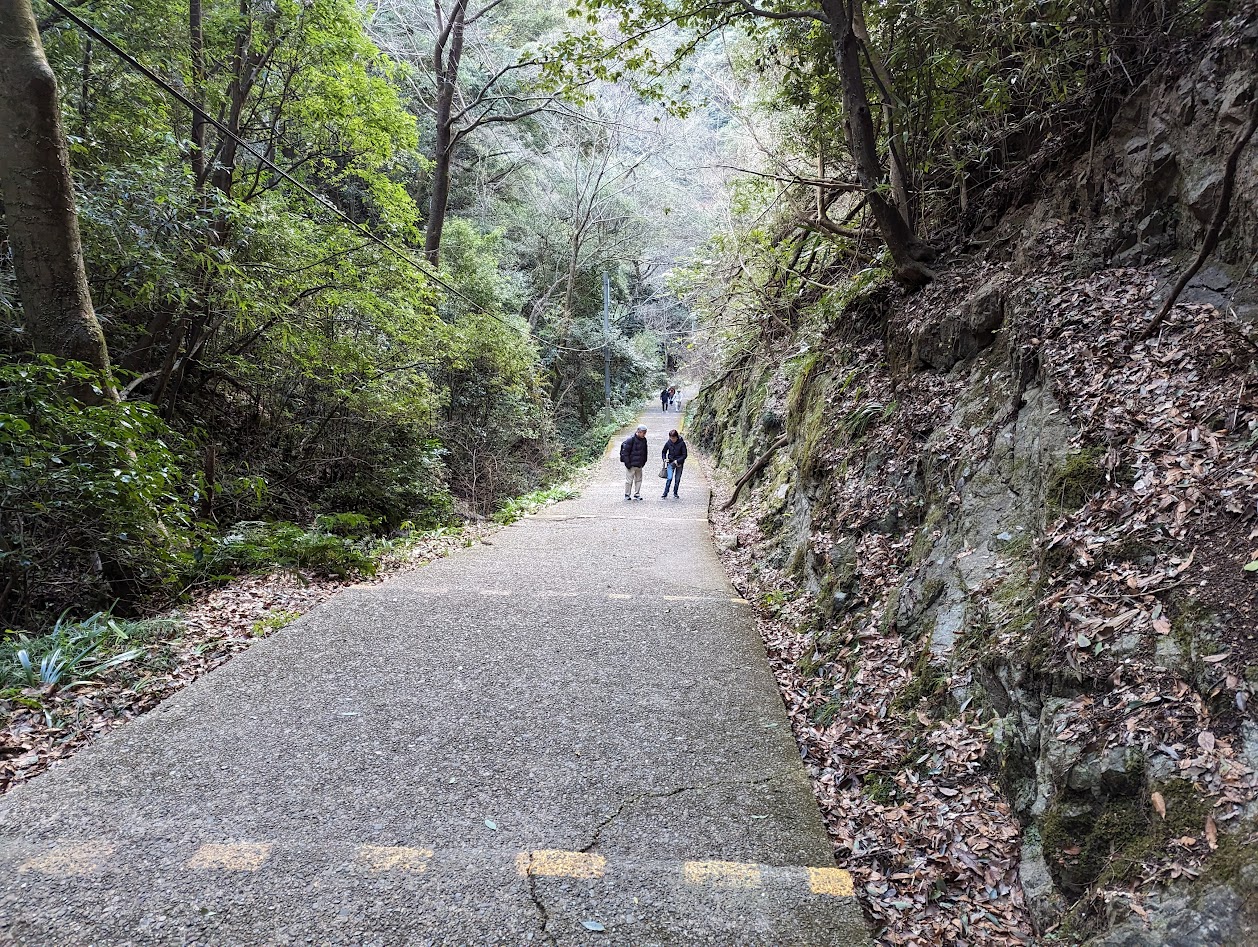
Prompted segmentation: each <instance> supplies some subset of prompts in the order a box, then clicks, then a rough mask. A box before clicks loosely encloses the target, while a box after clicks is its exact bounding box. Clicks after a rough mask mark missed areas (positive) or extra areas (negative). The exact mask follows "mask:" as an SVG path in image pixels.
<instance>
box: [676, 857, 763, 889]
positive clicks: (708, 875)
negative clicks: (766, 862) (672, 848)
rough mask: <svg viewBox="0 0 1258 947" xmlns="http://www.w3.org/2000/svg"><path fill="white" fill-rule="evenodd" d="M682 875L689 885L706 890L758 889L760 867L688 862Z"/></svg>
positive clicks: (736, 863)
mask: <svg viewBox="0 0 1258 947" xmlns="http://www.w3.org/2000/svg"><path fill="white" fill-rule="evenodd" d="M682 875H683V876H684V877H685V879H686V883H687V884H692V885H699V886H701V887H705V888H758V887H759V886H760V866H759V865H751V864H748V863H746V862H686V863H685V864H684V865H683V866H682Z"/></svg>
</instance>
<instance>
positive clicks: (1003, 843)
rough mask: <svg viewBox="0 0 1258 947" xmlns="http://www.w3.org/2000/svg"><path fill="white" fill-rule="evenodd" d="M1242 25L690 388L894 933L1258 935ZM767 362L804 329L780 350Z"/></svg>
mask: <svg viewBox="0 0 1258 947" xmlns="http://www.w3.org/2000/svg"><path fill="white" fill-rule="evenodd" d="M1255 43H1258V24H1256V23H1255V22H1253V21H1252V20H1251V21H1248V22H1236V23H1233V24H1232V25H1231V26H1230V27H1229V28H1228V29H1226V30H1221V31H1220V32H1219V33H1218V35H1217V36H1216V38H1215V40H1214V42H1213V43H1212V45H1211V46H1210V47H1209V49H1208V50H1207V51H1206V54H1205V55H1204V56H1202V57H1197V58H1194V59H1193V60H1192V63H1191V66H1190V67H1189V68H1188V69H1187V71H1184V70H1183V69H1175V70H1171V69H1170V68H1169V67H1168V73H1167V74H1166V75H1164V76H1162V77H1160V78H1158V79H1157V80H1155V81H1154V82H1152V83H1151V84H1150V86H1149V87H1148V88H1147V89H1145V90H1144V91H1143V92H1142V93H1141V94H1140V95H1139V96H1138V97H1136V98H1134V99H1133V100H1132V102H1131V103H1130V104H1129V106H1128V107H1127V108H1126V109H1125V110H1124V112H1123V113H1122V114H1121V115H1120V117H1119V119H1118V121H1117V123H1116V125H1115V127H1114V129H1113V130H1112V132H1111V133H1110V135H1109V136H1108V137H1106V138H1105V139H1104V140H1102V141H1100V142H1098V143H1097V146H1096V147H1095V148H1094V149H1093V150H1092V152H1091V154H1089V155H1088V156H1087V157H1086V158H1085V159H1083V160H1082V161H1080V162H1079V163H1078V164H1077V165H1076V166H1074V167H1072V168H1069V169H1067V170H1066V171H1064V172H1063V173H1062V174H1061V175H1060V176H1059V177H1058V178H1056V179H1055V180H1054V181H1050V182H1046V186H1045V188H1044V190H1043V193H1042V194H1041V196H1040V198H1039V199H1038V200H1037V201H1036V202H1034V203H1032V204H1029V205H1027V206H1025V207H1023V208H1020V209H1019V210H1017V211H1015V212H1013V213H1012V214H1010V215H1009V216H1008V217H1007V218H1006V219H1005V220H1004V221H1002V222H1000V223H999V224H998V225H997V226H996V227H995V228H993V229H992V230H991V231H990V232H989V233H988V234H987V235H985V237H984V238H983V247H982V249H981V250H980V251H978V252H977V255H975V256H972V257H968V258H965V259H954V261H953V262H952V264H951V265H950V266H949V267H947V268H946V269H945V271H944V272H943V274H942V278H941V279H940V280H939V281H938V282H937V283H936V284H934V285H932V286H931V287H929V288H928V289H927V290H925V291H924V292H921V293H919V294H917V295H915V296H912V297H908V298H904V297H901V296H899V295H898V294H897V293H896V291H894V290H892V289H890V288H889V287H887V286H885V285H880V286H876V287H874V288H873V289H871V290H869V291H867V292H865V293H864V294H862V295H861V296H859V297H858V298H857V299H856V300H854V301H853V302H852V303H851V304H849V305H848V307H847V308H846V310H845V312H844V313H843V315H842V316H841V317H840V318H839V319H838V320H836V321H833V322H829V323H827V322H824V321H822V320H821V319H820V318H818V319H817V320H816V321H814V322H812V323H810V324H808V323H806V324H805V325H803V327H802V328H800V329H799V330H798V332H797V334H796V336H795V337H794V338H790V339H777V340H774V341H773V342H772V343H768V342H766V343H765V345H764V347H763V349H762V351H761V352H760V353H759V356H760V357H758V358H751V359H747V360H746V362H745V363H744V364H743V366H742V367H741V368H738V369H736V370H735V371H733V372H732V373H730V374H729V376H728V377H727V378H726V380H725V381H724V382H723V383H722V384H721V385H719V386H717V387H716V388H714V389H713V390H712V391H710V392H709V393H707V395H706V396H705V397H704V398H703V399H702V400H701V401H700V402H699V403H698V404H697V405H696V408H695V410H694V412H693V414H692V419H691V423H690V430H691V432H692V436H693V437H694V438H695V439H696V440H698V441H699V442H700V443H702V444H704V445H705V447H706V448H707V450H708V451H709V452H710V453H711V454H712V456H714V457H715V459H716V460H717V462H718V463H719V464H720V465H721V466H722V467H724V468H725V469H726V470H727V471H728V472H729V473H730V474H732V475H735V476H736V475H737V474H740V473H741V472H742V471H743V470H746V469H747V468H748V467H750V466H752V464H753V463H754V462H755V461H756V460H757V459H758V458H760V457H761V456H763V455H764V454H765V453H766V451H768V450H769V448H770V446H771V445H773V444H775V443H777V442H778V441H779V440H780V439H781V438H782V435H783V434H785V435H786V441H785V446H783V447H781V448H780V449H778V450H776V451H775V452H774V453H773V456H772V458H771V459H770V460H769V462H768V463H767V464H766V465H765V466H764V468H763V471H762V472H761V473H760V474H759V475H758V476H757V478H756V479H755V480H754V481H752V483H751V484H749V486H748V488H747V489H746V490H744V491H743V493H742V494H741V495H740V498H739V501H738V503H737V504H736V505H735V506H734V507H733V509H732V511H731V512H730V513H728V514H722V515H720V516H719V517H718V520H717V533H718V539H719V541H720V543H721V545H722V547H723V548H724V550H725V554H726V557H727V563H728V565H729V566H730V568H731V571H732V572H733V573H734V575H735V576H736V580H737V581H738V582H739V583H740V584H742V585H743V586H744V587H745V589H746V594H747V595H748V596H749V597H751V598H753V599H755V600H756V601H757V602H759V603H760V604H761V605H762V606H763V614H764V623H765V624H764V629H765V634H766V641H767V643H768V646H769V651H770V654H771V657H772V658H773V660H774V662H775V668H776V670H777V673H778V677H779V681H780V683H781V684H782V687H783V693H784V699H785V700H786V702H787V705H788V708H789V709H790V711H791V713H792V718H793V720H794V723H795V729H796V736H797V737H798V739H799V741H800V744H801V747H802V748H803V751H804V753H805V756H806V759H807V761H808V763H809V765H810V767H811V771H812V774H813V779H814V785H815V787H816V789H817V792H818V795H819V798H820V799H821V801H822V804H823V807H824V808H825V810H826V811H827V813H828V814H829V821H830V827H831V831H832V834H833V836H834V841H835V846H836V851H837V853H838V855H839V858H840V860H841V861H842V862H843V863H845V864H846V865H848V866H849V867H851V868H852V869H853V870H854V871H856V873H857V874H858V876H859V877H860V879H861V881H862V885H861V892H862V895H863V897H864V899H865V904H866V906H867V908H868V909H869V910H870V912H871V913H872V915H873V916H874V917H875V919H876V921H877V923H878V924H879V926H880V928H881V930H882V937H883V940H884V942H886V943H896V944H901V943H903V944H910V943H918V944H933V943H973V944H978V943H984V944H995V943H1032V942H1041V941H1045V940H1046V939H1047V938H1051V940H1049V941H1048V942H1061V943H1072V942H1082V941H1090V942H1092V943H1094V944H1106V945H1113V947H1118V945H1124V947H1136V945H1149V947H1152V945H1162V944H1171V943H1175V944H1181V943H1182V944H1235V945H1241V944H1252V943H1255V942H1258V908H1255V907H1254V905H1258V845H1256V844H1255V842H1258V822H1256V821H1255V819H1256V817H1258V805H1256V804H1255V796H1256V794H1258V778H1256V776H1255V770H1258V723H1256V722H1255V719H1254V704H1255V700H1256V698H1258V693H1255V692H1256V691H1258V373H1256V372H1255V365H1256V359H1258V324H1256V323H1258V270H1255V262H1256V261H1255V258H1254V253H1255V247H1256V246H1258V147H1251V148H1250V149H1248V150H1247V151H1246V152H1245V153H1244V154H1243V155H1242V159H1241V162H1240V170H1239V173H1238V175H1237V181H1236V191H1235V195H1234V197H1233V202H1234V203H1233V212H1232V214H1231V217H1230V219H1229V225H1228V227H1227V229H1226V230H1225V231H1224V234H1223V240H1222V241H1221V243H1220V247H1219V249H1218V251H1217V253H1216V254H1215V256H1214V257H1213V258H1212V260H1211V261H1210V262H1209V264H1208V265H1207V267H1206V268H1205V269H1203V270H1202V272H1201V273H1200V274H1199V275H1198V277H1197V278H1196V279H1195V280H1194V281H1193V283H1192V284H1190V286H1189V288H1188V290H1187V292H1186V293H1185V294H1184V295H1183V296H1182V297H1181V305H1179V306H1177V307H1176V308H1175V309H1174V310H1173V311H1172V313H1171V314H1170V316H1169V317H1168V318H1167V320H1166V321H1165V323H1164V324H1163V325H1162V326H1161V328H1160V330H1159V331H1158V332H1157V333H1156V334H1154V335H1153V336H1152V337H1150V338H1144V337H1143V336H1144V335H1145V330H1146V328H1147V327H1148V325H1149V324H1150V322H1151V320H1152V318H1153V314H1154V313H1155V312H1156V311H1157V308H1158V306H1159V303H1160V300H1161V298H1162V297H1163V295H1164V294H1165V292H1166V290H1167V287H1168V286H1169V284H1170V283H1172V282H1173V281H1174V278H1175V276H1176V274H1177V273H1178V272H1179V271H1180V269H1181V268H1182V267H1183V266H1184V265H1185V261H1186V260H1187V259H1190V258H1191V257H1192V256H1193V255H1194V253H1195V251H1196V248H1197V246H1198V243H1199V241H1200V239H1201V237H1202V234H1203V233H1204V230H1205V227H1206V225H1207V224H1208V222H1209V220H1210V217H1211V215H1212V213H1213V207H1214V202H1215V201H1216V200H1217V196H1218V193H1219V190H1220V186H1221V174H1222V169H1223V165H1224V162H1225V160H1226V157H1227V153H1228V151H1229V149H1230V144H1231V142H1232V140H1233V139H1234V138H1235V136H1236V135H1237V133H1238V132H1239V130H1240V128H1241V127H1242V126H1243V125H1244V123H1245V122H1246V121H1247V116H1248V115H1249V112H1250V109H1251V108H1253V107H1254V105H1253V102H1252V97H1253V95H1254V92H1253V90H1254V89H1255V88H1256V87H1258V71H1256V70H1255V67H1254V61H1253V56H1252V53H1251V52H1249V50H1250V49H1251V48H1252V47H1253V45H1254V44H1255ZM774 352H778V353H780V352H791V353H796V354H793V355H792V356H791V357H789V358H787V359H785V360H782V359H781V358H779V357H774V355H773V354H772V353H774Z"/></svg>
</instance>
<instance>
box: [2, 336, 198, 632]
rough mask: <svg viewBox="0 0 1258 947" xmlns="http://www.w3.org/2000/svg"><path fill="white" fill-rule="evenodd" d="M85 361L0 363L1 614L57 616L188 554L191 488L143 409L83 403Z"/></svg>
mask: <svg viewBox="0 0 1258 947" xmlns="http://www.w3.org/2000/svg"><path fill="white" fill-rule="evenodd" d="M98 381H99V379H98V378H97V377H96V376H95V374H94V372H93V370H92V369H91V368H90V367H88V366H85V365H82V364H77V363H70V364H66V365H61V366H57V365H55V364H53V362H52V361H51V360H48V359H42V360H38V361H33V362H27V363H9V364H3V365H0V508H3V509H4V510H5V516H4V517H3V519H2V520H0V522H2V524H3V525H2V526H0V585H2V586H3V587H5V588H8V589H9V592H8V593H7V595H8V596H10V599H9V601H8V602H6V603H4V604H5V605H6V607H7V608H9V609H20V608H22V607H28V606H32V607H38V608H40V609H51V610H54V612H55V611H60V610H62V609H64V608H65V607H66V606H68V605H70V604H71V603H72V602H74V601H75V600H76V599H81V598H82V597H84V596H83V593H84V591H85V590H90V593H89V595H88V596H87V597H88V598H89V600H90V598H91V597H96V598H97V599H98V600H99V601H109V600H112V599H114V598H117V597H119V596H121V595H126V594H128V593H134V592H135V590H137V589H139V588H146V587H151V586H152V585H154V584H158V583H160V582H161V581H162V580H163V578H164V577H165V576H167V575H169V574H170V573H171V572H172V571H173V570H174V569H175V568H176V567H177V565H178V562H179V559H180V556H181V555H183V554H184V553H186V551H187V549H188V542H187V533H188V530H189V529H190V528H191V526H192V511H191V509H190V507H189V503H188V501H189V499H190V497H191V495H192V493H193V491H194V489H195V486H196V484H195V480H194V478H190V477H189V476H188V474H187V473H186V471H185V469H184V467H183V458H182V456H181V451H182V450H184V449H186V444H184V443H183V441H182V439H181V438H180V437H179V436H178V435H176V434H175V433H174V432H172V431H171V430H170V428H169V427H168V426H167V425H166V424H165V423H164V422H163V421H162V420H161V419H160V418H159V417H158V416H157V413H156V412H155V411H154V410H153V408H152V407H151V406H150V405H147V404H144V403H132V402H126V401H124V402H116V401H110V400H102V401H100V402H99V403H97V404H91V405H89V404H84V403H83V402H82V401H80V400H78V398H76V397H75V396H74V391H75V390H76V388H80V387H81V386H89V387H90V386H92V385H93V384H96V383H97V382H98Z"/></svg>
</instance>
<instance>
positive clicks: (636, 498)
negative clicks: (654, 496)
mask: <svg viewBox="0 0 1258 947" xmlns="http://www.w3.org/2000/svg"><path fill="white" fill-rule="evenodd" d="M634 499H635V500H641V499H642V497H641V496H636V497H634Z"/></svg>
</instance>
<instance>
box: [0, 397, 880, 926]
mask: <svg viewBox="0 0 1258 947" xmlns="http://www.w3.org/2000/svg"><path fill="white" fill-rule="evenodd" d="M676 417H677V416H676V415H675V414H674V415H672V416H670V417H668V418H665V417H664V416H663V415H661V414H659V413H658V412H652V413H651V414H648V415H647V417H646V422H647V423H648V424H652V423H654V425H655V427H656V428H658V427H660V426H661V425H667V426H671V425H673V424H676ZM662 433H663V432H661V431H660V430H658V429H653V430H652V431H651V432H650V441H651V445H652V454H653V456H658V450H659V447H660V446H661V434H662ZM657 470H658V467H652V468H649V469H648V470H647V482H646V483H645V487H646V496H647V498H646V499H644V500H642V501H641V502H636V503H633V502H630V503H626V502H625V501H624V500H623V499H622V498H621V497H622V490H621V486H622V482H621V472H622V471H621V468H620V467H619V465H618V464H617V463H616V462H615V458H614V457H613V456H612V455H611V454H609V455H608V457H607V459H606V460H605V461H604V462H603V464H602V465H601V466H600V467H599V468H598V469H597V470H596V472H595V474H594V476H593V477H592V478H591V480H590V483H589V485H588V487H587V488H586V489H585V491H584V494H583V496H582V497H581V498H580V499H577V500H573V501H568V502H565V503H561V504H557V505H555V506H552V507H550V508H548V509H547V510H546V511H545V512H543V513H542V514H539V515H537V516H533V517H529V518H528V519H526V520H525V521H524V522H522V523H519V524H517V525H516V526H513V527H511V528H509V529H506V530H503V531H501V532H500V533H498V534H497V535H496V536H495V537H493V539H492V542H491V543H488V544H485V545H484V546H479V547H475V548H472V549H467V550H463V551H461V552H459V553H458V554H457V555H454V556H452V557H450V558H448V559H445V560H443V561H441V562H437V563H434V564H432V565H430V566H428V567H425V568H423V569H421V570H419V571H417V572H415V573H413V574H410V575H406V576H404V577H401V578H398V579H396V580H394V581H392V582H389V583H386V584H384V585H380V586H372V587H363V588H356V589H351V590H348V591H346V592H344V593H342V594H340V595H338V596H336V597H335V598H333V599H331V600H330V601H329V602H327V603H326V604H324V605H322V606H321V607H319V608H318V609H317V610H315V611H314V612H312V613H311V614H309V615H308V616H306V617H305V618H304V619H302V620H300V621H298V622H296V623H294V624H293V625H290V626H289V627H287V628H285V629H284V630H282V631H281V632H279V633H277V634H276V635H274V636H273V637H271V638H269V639H267V640H265V641H262V642H260V643H258V644H257V645H255V646H254V647H253V648H252V649H250V650H249V651H248V652H247V653H245V654H242V655H240V656H239V657H237V658H235V659H234V660H232V661H231V662H230V663H229V664H227V665H226V666H224V667H223V668H221V669H220V670H218V671H215V672H214V673H213V674H211V675H209V676H208V677H205V678H202V679H201V680H200V681H198V682H197V683H195V684H193V685H192V686H191V687H189V688H187V689H186V690H184V691H183V692H182V693H180V694H178V695H176V696H175V697H173V698H171V699H170V700H169V701H167V702H166V703H165V704H163V705H162V706H161V707H160V708H159V709H158V710H156V711H154V712H152V713H150V714H149V715H147V716H145V717H142V718H140V719H139V720H136V721H134V722H133V723H130V724H128V725H127V726H126V727H124V728H122V729H121V730H119V731H118V732H116V733H115V734H113V735H111V736H109V737H107V738H105V739H102V740H101V741H100V743H99V744H97V745H96V746H94V747H92V748H90V749H87V750H85V751H83V752H81V753H79V754H78V755H77V756H75V757H74V758H73V759H71V760H69V761H68V762H67V763H65V764H62V765H60V766H58V767H56V768H54V769H53V770H51V771H49V772H48V773H46V774H45V775H43V776H41V777H39V778H38V779H36V780H34V781H32V782H30V783H27V784H25V785H23V786H20V787H18V788H17V789H15V790H13V791H12V792H11V793H9V794H8V795H7V796H5V797H3V798H2V799H0V943H5V944H10V943H11V944H22V945H40V947H45V945H59V944H75V945H79V944H83V945H120V944H214V945H222V944H241V945H253V944H363V945H405V947H414V945H437V944H440V945H450V947H460V945H482V944H484V945H489V944H494V945H499V944H501V945H516V944H553V945H563V947H572V945H603V944H606V945H635V947H636V945H643V947H645V945H686V947H690V945H713V947H717V945H719V947H733V945H763V947H784V945H801V947H802V945H809V947H813V945H838V947H848V945H860V944H865V943H867V942H868V941H867V935H866V932H865V928H864V925H863V922H862V920H861V917H860V913H859V911H858V908H857V906H856V902H855V900H854V899H853V898H852V897H851V879H850V877H849V876H848V875H847V874H846V873H845V872H842V871H839V870H837V869H835V868H834V867H833V862H832V860H831V857H830V848H829V844H828V842H827V840H826V836H825V833H824V831H823V828H822V825H821V821H820V818H819V816H818V813H817V809H816V805H815V803H814V801H813V798H812V795H811V793H810V791H809V788H808V785H807V782H806V780H805V777H804V773H803V771H802V769H801V767H800V764H799V761H798V756H797V753H796V750H795V746H794V743H793V741H792V739H791V735H790V732H789V729H788V725H787V721H786V718H785V715H784V713H783V709H782V704H781V702H780V700H779V697H778V694H777V691H776V689H775V686H774V683H773V680H772V678H771V676H770V673H769V671H768V668H767V665H766V662H765V659H764V656H763V652H762V650H761V644H760V641H759V638H758V636H757V634H756V631H755V628H754V625H753V622H752V617H751V614H750V611H749V608H748V606H747V605H746V603H744V602H741V601H740V600H738V599H737V598H736V594H735V593H734V591H733V590H732V589H731V588H730V586H729V584H728V582H727V581H726V578H725V576H724V574H723V572H722V571H721V567H720V564H719V562H718V561H717V558H716V555H715V553H714V552H713V550H712V547H711V542H710V539H709V535H708V529H707V525H706V523H705V514H706V509H707V502H708V485H707V483H706V482H705V480H704V477H703V473H702V471H701V470H700V468H699V465H698V464H696V463H691V465H690V466H689V467H688V468H687V469H686V472H685V479H684V481H683V483H682V490H681V493H682V499H681V500H673V499H671V498H670V499H668V500H662V499H660V497H659V490H660V489H661V484H662V481H660V480H658V479H656V477H655V473H656V471H657Z"/></svg>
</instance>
